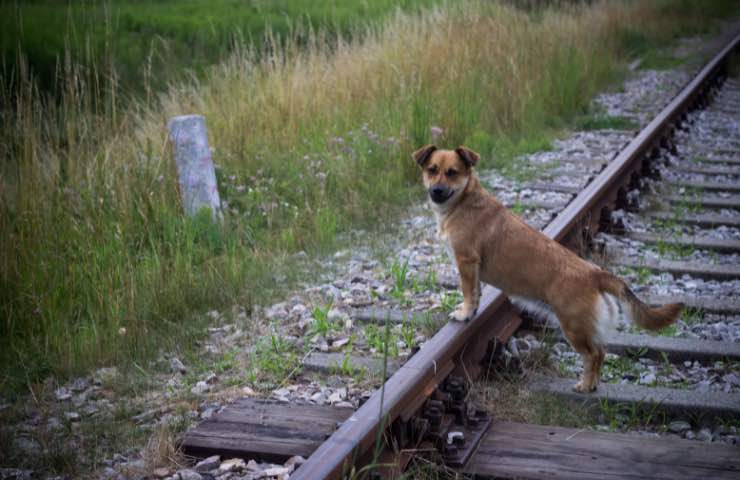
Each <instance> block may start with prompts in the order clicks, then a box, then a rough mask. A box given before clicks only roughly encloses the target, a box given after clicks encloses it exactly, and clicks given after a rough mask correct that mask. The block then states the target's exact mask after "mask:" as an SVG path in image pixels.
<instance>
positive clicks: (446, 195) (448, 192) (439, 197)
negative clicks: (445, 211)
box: [429, 187, 455, 203]
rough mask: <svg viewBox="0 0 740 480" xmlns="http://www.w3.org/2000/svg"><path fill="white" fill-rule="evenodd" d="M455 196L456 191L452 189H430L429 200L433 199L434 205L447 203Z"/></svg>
mask: <svg viewBox="0 0 740 480" xmlns="http://www.w3.org/2000/svg"><path fill="white" fill-rule="evenodd" d="M454 194H455V190H453V189H451V188H438V187H433V188H430V189H429V198H431V199H432V201H433V202H434V203H445V202H446V201H447V200H449V199H450V197H451V196H452V195H454Z"/></svg>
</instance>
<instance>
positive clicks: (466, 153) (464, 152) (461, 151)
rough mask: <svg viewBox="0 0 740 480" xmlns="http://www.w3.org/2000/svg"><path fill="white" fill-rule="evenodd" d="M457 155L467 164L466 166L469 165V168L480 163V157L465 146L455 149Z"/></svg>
mask: <svg viewBox="0 0 740 480" xmlns="http://www.w3.org/2000/svg"><path fill="white" fill-rule="evenodd" d="M455 153H457V154H458V155H459V156H460V159H462V161H463V162H465V165H467V167H468V168H470V167H474V166H475V164H476V163H478V159H479V158H480V155H478V154H477V153H475V152H474V151H472V150H471V149H469V148H466V147H463V146H460V147H457V148H456V149H455Z"/></svg>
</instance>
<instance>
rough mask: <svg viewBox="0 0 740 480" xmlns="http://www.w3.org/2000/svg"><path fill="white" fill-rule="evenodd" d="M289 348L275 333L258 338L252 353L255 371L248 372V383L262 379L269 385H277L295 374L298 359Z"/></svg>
mask: <svg viewBox="0 0 740 480" xmlns="http://www.w3.org/2000/svg"><path fill="white" fill-rule="evenodd" d="M291 347H292V346H291V345H290V344H289V343H288V342H286V341H285V340H283V338H282V337H280V335H278V334H277V332H275V331H273V332H272V333H271V334H270V335H267V336H263V337H260V338H259V339H258V340H257V345H256V347H255V350H254V352H253V353H252V365H253V366H254V367H256V371H254V369H253V371H252V372H250V373H251V378H250V382H252V383H254V381H256V380H258V379H263V380H265V381H267V382H268V383H270V384H277V383H278V382H280V381H284V380H285V379H286V377H287V376H288V375H289V374H291V373H294V372H296V368H297V366H298V361H299V359H298V356H297V355H296V352H295V351H293V349H292V348H291Z"/></svg>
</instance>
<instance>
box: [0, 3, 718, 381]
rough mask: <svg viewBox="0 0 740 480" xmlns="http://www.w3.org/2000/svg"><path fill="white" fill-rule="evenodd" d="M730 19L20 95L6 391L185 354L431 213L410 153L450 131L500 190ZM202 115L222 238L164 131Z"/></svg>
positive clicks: (437, 40) (382, 38) (412, 34)
mask: <svg viewBox="0 0 740 480" xmlns="http://www.w3.org/2000/svg"><path fill="white" fill-rule="evenodd" d="M720 3H722V2H718V3H716V4H717V5H718V4H720ZM724 3H725V4H726V5H731V4H730V3H728V2H724ZM712 5H715V3H712ZM713 15H714V13H713V10H712V9H711V8H708V6H707V4H706V2H687V1H682V2H665V1H659V2H628V3H620V2H610V3H607V4H595V5H591V6H585V7H579V8H576V9H567V8H566V9H560V10H546V11H539V12H536V13H534V14H533V13H531V12H525V11H520V10H516V9H514V8H511V7H506V6H501V5H498V4H491V3H489V2H478V1H470V2H463V3H459V4H458V3H455V4H454V5H447V6H443V7H439V8H436V9H433V10H431V11H428V12H426V13H423V14H421V15H402V14H399V15H397V16H395V17H393V18H392V19H389V20H388V21H387V22H385V23H384V24H383V25H382V26H381V25H375V26H366V25H363V26H356V27H354V28H355V30H354V31H353V35H352V39H351V40H345V39H343V38H341V37H337V36H332V35H324V34H322V33H321V32H316V33H311V34H308V35H307V36H306V37H305V40H303V41H301V42H298V41H290V40H289V41H286V42H285V43H284V46H282V47H280V46H278V45H277V43H269V42H268V45H267V47H266V48H267V50H268V51H269V55H264V54H263V53H264V52H263V51H262V50H261V49H260V48H259V47H253V46H250V45H249V44H247V43H244V44H242V43H239V44H236V45H235V46H234V47H233V50H234V51H233V53H232V55H231V56H230V57H229V58H228V59H227V60H225V61H224V62H223V63H221V64H219V65H218V66H215V67H214V68H211V69H209V70H208V71H207V72H206V74H205V76H204V77H203V78H202V79H200V80H191V81H189V82H186V83H178V84H176V85H174V86H172V87H170V88H168V89H167V90H166V91H164V92H163V93H162V94H161V95H159V96H157V97H156V98H155V97H153V96H149V97H146V98H144V99H142V100H132V101H130V102H127V103H126V106H125V107H124V106H122V104H121V103H120V101H119V98H120V97H121V92H118V91H117V90H116V84H115V83H105V80H101V78H111V76H103V77H101V76H97V75H95V72H94V71H93V70H92V69H90V68H84V67H81V66H78V65H76V64H74V63H73V62H68V63H64V64H63V65H62V66H61V68H60V71H59V75H60V79H61V80H60V81H59V82H58V83H59V84H60V85H61V86H62V87H63V88H62V89H61V90H60V91H59V96H58V98H55V99H53V100H50V99H48V98H47V97H46V96H45V95H43V94H40V93H39V91H38V89H37V88H36V87H35V85H34V83H33V81H32V80H31V79H29V77H28V76H27V75H21V76H20V78H16V79H13V80H12V81H11V80H10V79H9V78H7V77H3V80H2V86H1V88H0V92H1V93H0V95H1V97H0V104H1V105H2V107H1V108H2V119H3V120H2V121H3V128H2V133H1V134H0V135H2V140H1V141H0V145H2V147H1V148H2V150H0V151H1V152H2V157H3V162H2V166H1V168H2V172H0V173H1V177H2V183H1V184H0V231H1V232H2V235H1V236H0V309H1V312H0V314H1V315H2V318H3V320H2V323H1V324H0V338H1V340H0V342H2V344H1V345H0V352H2V353H1V354H0V355H2V357H1V361H2V366H3V368H2V371H3V374H2V375H3V377H2V380H0V389H3V390H9V389H12V388H14V387H17V386H18V385H22V384H27V383H29V382H35V381H38V380H40V379H42V378H44V376H46V375H48V374H51V373H54V374H67V373H71V372H75V371H80V370H82V369H85V368H89V367H90V366H93V365H101V364H111V363H119V364H128V363H130V362H131V361H132V360H136V359H140V358H145V357H146V356H148V355H151V354H152V353H153V352H156V351H158V350H161V349H168V348H173V347H174V346H183V345H188V344H189V342H190V340H191V339H192V338H193V335H197V334H198V332H199V331H200V328H201V327H202V324H203V322H204V321H205V320H204V319H203V315H201V313H202V312H203V311H205V310H206V309H210V308H220V307H223V306H228V305H231V304H233V303H235V302H238V303H241V304H244V305H252V304H254V303H256V302H264V301H267V300H268V299H269V298H270V296H271V295H274V292H276V291H280V290H281V289H285V288H288V287H289V283H288V284H286V283H285V282H281V281H277V280H276V278H278V276H276V275H274V273H275V271H276V270H285V269H289V268H290V265H289V263H290V256H289V255H290V254H292V253H294V252H297V251H300V250H306V251H310V252H316V251H320V250H326V249H329V248H332V247H333V246H336V242H337V240H336V238H337V234H338V233H340V232H341V231H344V230H346V229H349V228H351V227H353V226H357V225H361V226H377V225H382V224H383V222H385V221H389V220H390V221H392V218H393V217H394V215H396V214H397V213H398V210H399V209H398V207H399V206H404V205H407V204H408V202H409V201H410V200H411V199H413V198H418V197H417V195H418V193H419V188H418V187H415V185H416V184H417V181H416V180H417V179H416V176H417V172H416V170H415V167H414V165H413V164H412V162H411V161H410V160H409V153H410V152H411V151H412V150H413V149H414V148H415V147H417V146H418V145H420V144H423V143H426V142H428V141H430V139H431V138H430V127H431V126H433V125H434V126H438V127H440V128H441V129H442V132H443V133H442V134H441V136H440V138H439V139H438V141H439V143H441V144H445V145H457V144H461V143H465V144H467V145H469V146H471V147H472V148H474V149H477V150H478V151H480V152H481V153H482V154H483V158H484V160H483V162H482V166H483V168H486V167H491V166H496V167H500V168H509V169H511V159H512V158H513V156H514V155H515V154H517V153H520V152H523V151H526V150H529V149H532V148H539V147H542V146H545V145H547V143H548V140H549V139H550V138H552V135H553V132H556V131H557V130H558V129H561V128H562V127H564V126H566V125H567V124H568V123H569V122H571V121H574V119H577V118H579V117H581V116H583V115H584V114H585V113H587V105H588V101H589V98H590V97H591V96H592V95H593V94H594V93H595V92H596V91H598V90H600V89H603V88H604V87H605V86H607V85H609V84H610V83H611V82H613V81H614V80H615V79H616V78H619V76H620V74H622V73H623V72H624V64H625V63H626V61H627V60H628V59H629V57H630V55H634V54H637V53H640V54H644V53H645V52H647V51H649V48H648V46H649V45H653V44H655V43H665V42H668V41H670V40H671V39H673V38H675V36H676V35H678V34H688V33H695V32H699V31H705V30H706V29H707V28H708V25H709V22H710V20H712V18H713ZM105 68H110V66H109V65H108V66H105ZM190 112H198V113H201V114H204V115H205V116H206V118H207V122H208V127H209V132H210V141H211V145H212V146H213V147H214V149H215V150H214V155H213V156H214V159H215V161H216V163H217V164H218V165H219V166H220V169H219V180H220V189H221V193H222V197H223V199H225V200H226V201H227V202H228V205H229V207H228V208H227V211H226V212H227V213H226V218H225V222H224V224H223V226H217V225H214V224H212V223H211V222H210V221H209V220H208V218H207V217H202V218H197V219H195V220H190V219H186V218H184V217H183V215H182V214H181V212H180V206H179V204H178V199H177V191H176V184H175V181H174V175H173V172H172V165H171V160H170V153H169V152H168V149H167V142H166V132H165V127H164V126H165V123H166V121H167V119H168V118H169V117H170V116H172V115H177V114H182V113H190ZM376 228H377V227H376ZM271 292H272V293H271Z"/></svg>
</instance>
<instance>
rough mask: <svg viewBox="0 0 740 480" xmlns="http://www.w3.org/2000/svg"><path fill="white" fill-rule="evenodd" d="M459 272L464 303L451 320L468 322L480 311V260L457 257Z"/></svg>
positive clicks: (451, 316) (452, 315)
mask: <svg viewBox="0 0 740 480" xmlns="http://www.w3.org/2000/svg"><path fill="white" fill-rule="evenodd" d="M455 263H457V270H458V271H459V272H460V287H461V288H462V293H463V302H462V303H461V304H460V305H458V307H457V309H455V311H454V312H452V313H451V314H450V318H452V319H453V320H457V321H458V322H467V321H468V320H470V319H471V318H473V315H475V312H476V311H477V310H478V301H479V300H480V282H479V279H478V271H479V270H480V259H479V258H476V257H463V256H455Z"/></svg>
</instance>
